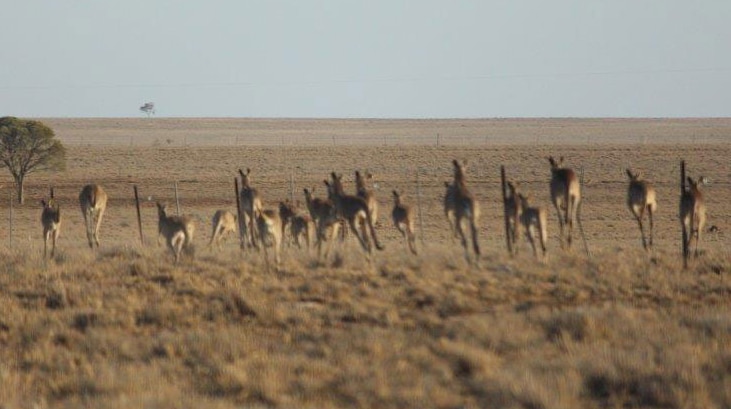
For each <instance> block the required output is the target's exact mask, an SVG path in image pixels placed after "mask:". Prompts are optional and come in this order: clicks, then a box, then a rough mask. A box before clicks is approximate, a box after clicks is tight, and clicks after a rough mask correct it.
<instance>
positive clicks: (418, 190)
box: [416, 169, 424, 246]
mask: <svg viewBox="0 0 731 409" xmlns="http://www.w3.org/2000/svg"><path fill="white" fill-rule="evenodd" d="M419 171H420V169H417V170H416V208H417V209H418V211H419V240H420V241H421V245H422V246H424V218H423V217H422V212H421V182H420V181H419Z"/></svg>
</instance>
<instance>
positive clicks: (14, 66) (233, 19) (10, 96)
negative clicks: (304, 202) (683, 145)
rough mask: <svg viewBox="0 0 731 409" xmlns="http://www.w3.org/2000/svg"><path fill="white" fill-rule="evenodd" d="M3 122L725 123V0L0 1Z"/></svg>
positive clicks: (728, 21)
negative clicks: (146, 109)
mask: <svg viewBox="0 0 731 409" xmlns="http://www.w3.org/2000/svg"><path fill="white" fill-rule="evenodd" d="M0 10H2V18H1V19H0V20H1V21H2V23H1V24H0V49H1V50H2V52H1V53H0V116H5V115H13V116H22V117H137V116H142V115H143V114H142V113H141V112H140V111H139V110H138V108H139V107H140V106H141V105H142V104H143V103H145V102H154V103H155V105H156V107H157V116H158V117H166V116H174V117H183V116H185V117H384V118H401V117H416V118H424V117H442V118H443V117H536V116H537V117H554V116H557V117H566V116H571V117H574V116H576V117H587V116H603V117H604V116H613V117H617V116H618V117H644V116H651V117H677V116H681V117H686V116H730V115H731V1H729V0H717V1H715V0H705V1H687V0H680V1H676V0H657V1H650V0H626V1H624V0H604V1H591V0H576V1H562V0H550V1H549V0H534V1H527V0H526V1H520V0H518V1H508V0H504V1H477V0H475V1H453V0H443V1H425V0H421V1H399V0H387V1H380V0H376V1H374V0H368V1H366V0H363V1H348V0H332V1H308V0H291V1H277V0H261V1H243V0H231V1H217V0H209V1H183V0H170V1H162V0H144V1H143V0H124V1H111V0H107V1H104V0H73V1H58V0H45V1H44V0H22V1H19V0H0Z"/></svg>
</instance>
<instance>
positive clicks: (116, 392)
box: [0, 120, 731, 409]
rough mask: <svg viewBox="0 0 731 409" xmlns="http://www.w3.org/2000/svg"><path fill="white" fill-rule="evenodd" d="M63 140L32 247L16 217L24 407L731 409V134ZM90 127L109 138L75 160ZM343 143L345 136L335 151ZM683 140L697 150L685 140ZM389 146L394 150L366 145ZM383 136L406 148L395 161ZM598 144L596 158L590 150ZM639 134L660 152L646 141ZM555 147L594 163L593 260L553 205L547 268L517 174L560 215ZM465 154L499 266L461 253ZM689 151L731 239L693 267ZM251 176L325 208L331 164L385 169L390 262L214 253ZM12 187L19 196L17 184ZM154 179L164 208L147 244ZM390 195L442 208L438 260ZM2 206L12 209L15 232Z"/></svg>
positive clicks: (8, 324)
mask: <svg viewBox="0 0 731 409" xmlns="http://www.w3.org/2000/svg"><path fill="white" fill-rule="evenodd" d="M47 123H49V125H51V126H52V127H53V128H54V129H55V130H56V132H57V134H58V135H59V137H60V138H61V139H62V140H66V142H67V143H68V144H69V145H68V148H69V152H68V155H69V164H68V169H67V171H66V172H64V173H58V174H34V175H32V176H31V177H30V178H29V180H28V182H27V183H28V186H27V195H28V196H27V203H26V204H25V205H24V206H21V207H17V206H16V207H15V208H14V209H13V242H12V247H10V243H9V241H8V236H9V235H8V227H7V226H8V224H3V226H5V227H3V228H0V235H2V236H1V237H3V246H2V249H0V256H1V257H0V311H2V313H1V314H0V407H1V408H3V409H5V408H7V409H11V408H26V407H27V408H31V407H34V408H36V407H37V408H44V407H69V408H71V407H80V406H84V407H99V408H128V407H144V408H168V407H186V408H187V407H190V408H199V407H212V408H229V407H231V408H232V407H242V406H244V407H312V408H328V407H383V408H388V407H394V408H395V407H425V408H428V407H438V408H460V407H474V408H477V407H480V408H491V407H495V408H503V407H515V408H592V407H594V408H613V407H662V408H692V407H698V408H728V407H731V282H729V274H730V272H731V252H730V251H729V248H731V240H730V239H729V234H728V230H729V224H728V221H729V220H731V189H729V186H730V184H729V180H731V169H730V168H729V161H728V158H729V156H730V155H731V144H729V143H728V142H723V140H725V139H722V141H721V142H718V141H716V139H717V138H718V137H719V135H720V136H722V137H723V138H728V137H731V131H730V130H731V121H724V120H705V121H704V120H687V121H682V120H678V121H660V120H658V121H649V120H645V121H640V120H638V121H624V122H623V121H618V120H614V121H606V124H605V127H602V126H601V123H602V121H600V120H594V121H580V120H564V121H559V120H553V121H546V123H545V125H546V130H545V132H546V135H549V136H550V135H553V134H554V133H558V131H557V129H563V130H564V131H565V134H566V135H583V136H580V139H575V140H574V139H571V140H569V139H570V138H569V139H565V140H564V139H558V140H555V141H554V140H552V139H550V138H549V139H547V140H543V139H542V140H541V142H542V143H541V144H539V145H536V144H534V138H535V135H536V134H539V133H540V132H541V131H540V125H541V122H540V121H539V120H530V121H525V122H521V121H519V120H513V121H508V120H506V121H463V122H460V121H436V120H435V121H421V122H419V121H392V122H389V121H297V120H286V121H281V122H277V121H274V120H262V121H258V122H257V121H256V120H199V122H196V121H195V120H180V121H177V122H176V121H175V120H150V121H138V120H48V121H47ZM156 127H159V128H160V131H159V133H157V132H156V131H155V129H156ZM237 127H239V128H237ZM298 127H301V128H302V129H303V132H302V133H301V134H300V136H299V138H300V139H286V140H287V141H288V142H290V143H284V144H282V145H283V146H279V145H280V144H278V143H274V144H272V146H249V145H246V141H247V138H254V137H256V136H257V135H266V136H267V137H269V138H273V139H275V140H276V139H280V140H281V137H282V135H285V136H286V137H287V138H293V136H292V135H297V129H298ZM480 127H481V128H480ZM217 129H219V130H220V134H224V135H226V136H227V137H230V138H236V137H237V136H238V135H239V134H238V133H236V132H237V129H238V132H240V139H239V143H238V144H236V143H234V144H233V146H193V147H185V146H181V145H183V144H182V143H179V142H180V135H179V134H177V135H176V136H175V138H178V139H175V140H174V141H173V142H171V143H166V142H162V143H155V141H156V140H157V141H160V140H162V141H165V140H166V139H168V138H170V135H172V133H173V132H174V131H173V130H177V132H179V133H186V132H189V133H190V134H189V136H188V138H189V139H187V140H188V142H189V144H194V145H195V143H192V142H191V141H197V140H201V141H202V140H204V138H205V136H206V135H208V136H213V137H215V136H216V135H218V134H219V133H217V131H216V130H217ZM414 129H415V130H414ZM409 130H411V131H409ZM653 130H654V131H653ZM265 131H266V132H265ZM461 131H462V133H461ZM421 132H423V133H427V132H428V133H430V134H432V135H433V134H434V133H437V132H439V133H440V135H441V136H440V137H441V138H442V140H441V141H440V146H436V144H432V143H429V144H426V143H424V141H423V140H421V139H419V138H417V137H416V136H415V135H417V134H421ZM653 132H654V133H653ZM92 133H93V134H94V135H95V138H96V139H95V140H94V143H89V142H88V141H89V140H90V139H87V140H86V142H84V143H83V144H82V145H79V144H75V143H74V141H78V137H79V135H82V136H85V137H87V138H88V137H89V135H91V134H92ZM331 133H332V134H335V133H337V134H338V135H340V136H341V137H342V141H348V143H342V144H341V145H336V146H333V145H332V143H320V142H319V141H320V139H317V135H328V136H329V135H330V134H331ZM477 134H482V135H488V136H490V135H517V136H514V140H513V142H514V143H504V142H503V143H499V144H493V143H491V139H490V138H485V139H484V140H483V139H482V137H480V140H479V141H478V140H474V141H472V142H470V143H464V141H465V140H466V139H460V138H461V136H460V135H469V137H470V138H473V137H475V135H477ZM682 134H685V135H686V140H687V141H689V142H692V141H690V139H692V138H696V143H695V144H692V143H686V144H676V141H677V140H678V139H677V138H678V135H682ZM364 135H365V136H364ZM369 135H374V138H376V139H380V141H379V142H373V141H372V140H370V139H368V140H365V141H364V140H362V139H358V138H368V136H369ZM384 135H394V136H395V137H394V139H388V140H387V141H386V142H387V143H386V144H387V145H388V146H385V147H384V146H381V145H383V143H382V138H383V137H384ZM402 135H403V136H402ZM520 135H525V138H524V139H520V137H519V136H520ZM586 135H589V136H592V137H596V138H598V141H597V142H596V143H592V144H589V145H587V144H582V143H581V140H583V138H585V137H586ZM636 135H641V136H643V137H644V138H646V140H645V141H644V142H645V143H634V142H628V141H632V140H633V138H635V137H636ZM308 137H311V138H313V139H307V138H308ZM409 137H411V138H414V139H409ZM74 138H77V139H74ZM105 138H106V139H105ZM115 138H129V139H134V141H135V143H134V144H133V146H129V145H128V144H127V145H125V144H115V143H112V142H111V141H114V140H115ZM195 138H203V139H195ZM714 138H716V139H714ZM326 140H327V138H326ZM99 141H102V142H99ZM104 141H108V142H109V143H106V142H104ZM298 141H299V142H298ZM308 141H310V142H308ZM342 141H341V142H342ZM414 141H415V142H414ZM450 141H452V142H454V143H452V144H450V143H449V142H450ZM699 141H701V142H699ZM300 142H301V146H295V145H296V144H297V143H300ZM478 142H479V143H478ZM200 145H204V143H200ZM355 145H360V146H355ZM549 154H550V155H563V156H565V157H566V162H567V165H570V166H573V167H574V168H576V169H582V168H583V170H584V175H583V177H584V185H583V189H582V196H583V200H582V209H581V215H582V220H583V226H584V229H585V231H586V234H587V240H588V243H589V246H590V249H591V253H592V257H591V258H590V259H589V258H587V257H586V256H585V255H584V254H583V248H582V244H581V241H580V240H577V241H576V242H575V245H574V250H573V252H572V253H565V252H562V251H561V250H560V248H559V246H558V240H557V232H558V223H557V220H556V216H555V214H553V213H552V212H551V213H550V217H549V245H548V251H549V254H548V260H547V261H546V262H545V263H540V262H537V261H535V260H534V258H533V256H532V254H531V252H530V250H529V247H528V245H527V243H525V242H522V243H520V253H519V254H518V255H517V257H515V258H510V257H509V256H508V255H507V252H506V250H505V243H504V241H505V239H504V232H503V224H502V223H503V220H502V215H501V210H500V205H501V204H500V190H499V166H500V165H501V164H504V165H505V166H506V168H507V173H508V178H510V179H514V180H517V181H519V182H520V185H521V189H522V190H523V191H525V192H527V193H529V194H530V195H531V197H532V203H534V204H536V205H540V206H544V207H546V208H550V207H549V191H548V180H549V178H550V170H549V165H548V162H547V161H546V159H545V156H547V155H549ZM453 158H460V159H467V160H468V162H469V169H468V175H469V183H470V188H471V190H472V191H473V193H474V194H475V196H476V197H477V199H478V200H479V201H480V204H481V208H482V212H481V213H482V217H481V221H480V244H481V248H482V249H483V255H482V260H481V261H482V262H481V263H480V266H479V267H475V266H469V265H468V264H467V262H466V261H465V260H464V258H463V251H462V249H461V247H460V246H459V243H458V242H456V241H452V239H451V233H450V231H449V228H448V226H447V224H446V220H445V219H444V217H443V214H442V207H441V206H442V202H441V195H442V194H443V191H444V185H443V182H444V181H446V180H449V179H450V177H451V160H452V159H453ZM680 158H684V159H685V160H686V161H687V162H688V172H689V175H692V176H699V175H704V176H707V177H709V179H710V180H711V184H710V185H708V186H706V187H705V188H704V191H705V194H706V201H707V207H708V223H707V224H708V226H715V227H716V228H717V231H716V232H715V233H707V234H706V235H705V237H704V241H703V242H702V243H701V248H702V249H703V250H704V254H703V255H702V257H701V258H700V259H699V260H697V261H694V262H693V263H692V264H691V268H690V269H689V270H687V271H684V270H682V261H681V254H680V223H679V221H678V219H677V214H678V201H679V190H678V181H679V176H678V171H679V166H678V163H679V160H680ZM630 166H631V167H632V169H634V170H640V171H642V172H643V175H644V177H645V178H647V179H648V180H649V181H651V182H652V183H653V184H654V186H655V188H656V190H657V197H658V212H657V214H656V215H655V216H656V218H655V227H656V232H655V253H654V255H653V256H648V255H646V254H645V253H644V252H643V251H642V249H641V239H640V235H639V231H638V229H637V227H636V222H635V220H634V219H633V217H632V216H631V214H630V212H629V209H628V208H627V207H626V199H625V195H626V189H627V179H626V176H625V173H624V169H625V168H626V167H630ZM246 167H250V168H252V170H254V171H255V174H256V178H255V179H254V180H253V184H254V185H255V186H256V187H257V188H258V189H259V190H260V192H261V193H262V196H263V199H264V205H265V206H268V207H272V206H274V205H276V203H277V202H278V201H279V200H282V199H285V198H287V197H289V195H290V192H291V191H292V190H294V192H295V199H298V200H302V201H303V202H304V198H303V197H302V193H301V192H302V188H303V187H308V188H310V187H313V186H316V195H318V196H322V195H324V186H323V185H322V180H323V179H324V178H325V177H327V175H328V173H329V172H330V171H332V170H336V171H338V172H343V173H344V174H345V175H346V176H345V178H344V179H345V180H346V181H348V182H350V183H349V184H348V185H346V186H345V188H346V190H351V191H354V185H353V184H352V178H353V171H354V170H355V169H361V170H365V169H367V170H369V171H371V172H372V173H373V174H374V177H375V180H376V183H378V188H377V189H376V194H377V195H378V199H379V205H380V208H381V209H383V211H382V212H381V213H382V215H381V216H380V221H379V224H378V226H377V229H378V233H379V239H380V240H381V241H382V242H383V243H384V244H385V245H386V250H385V251H383V252H377V253H375V255H374V261H373V263H372V264H370V265H369V264H368V263H367V262H366V261H365V258H364V256H363V253H362V252H361V251H360V250H359V247H358V245H357V243H356V242H355V240H354V238H350V239H349V240H348V242H346V243H345V244H344V245H343V246H336V248H335V252H336V253H337V257H336V258H335V261H334V262H331V263H328V264H327V265H320V264H318V263H316V262H315V253H314V251H313V252H311V253H308V252H307V251H306V250H296V249H295V248H293V247H291V248H285V251H284V254H283V265H282V267H281V269H280V270H279V271H276V272H266V268H265V263H264V259H263V254H261V253H246V254H242V253H241V251H240V250H239V249H238V243H237V240H236V239H234V238H233V237H229V238H228V239H227V241H225V242H224V244H223V248H222V249H221V250H212V249H207V248H206V247H205V244H206V243H207V242H208V240H209V238H210V233H211V227H210V218H211V216H213V213H214V212H215V211H216V210H217V209H221V208H222V209H230V210H233V209H235V198H234V196H233V192H234V188H233V179H234V177H235V176H236V174H237V173H236V171H237V169H239V168H246ZM417 175H418V178H417ZM417 179H418V184H417ZM174 181H178V186H179V190H180V196H181V211H182V213H185V214H190V215H192V216H193V217H194V218H195V219H196V221H197V224H198V227H197V231H198V232H200V233H197V235H196V251H195V254H194V255H193V254H188V255H186V256H184V257H183V259H182V260H181V262H180V263H179V264H178V265H174V264H173V263H172V255H171V254H170V253H168V252H166V250H165V248H164V247H163V246H157V245H156V233H157V231H156V229H157V226H156V220H157V218H156V217H157V216H156V210H155V206H154V202H155V201H157V200H160V201H164V202H167V203H168V204H169V208H170V209H171V210H172V211H173V212H175V204H174V199H173V182H174ZM90 182H97V183H100V184H101V185H102V186H104V188H105V190H106V191H107V193H108V194H109V197H110V200H109V204H108V208H107V213H106V215H105V219H104V222H103V224H102V227H101V233H100V242H101V247H100V249H99V250H98V251H97V252H96V253H94V252H92V251H91V250H89V248H88V246H87V243H86V240H85V233H84V225H83V219H82V216H81V212H80V211H79V207H78V201H77V200H78V199H77V198H78V193H79V191H80V189H81V187H82V186H83V185H84V184H86V183H90ZM0 184H3V185H4V186H5V187H6V188H7V187H8V186H9V185H10V181H9V176H8V175H4V174H3V175H2V176H0ZM133 184H136V185H138V186H139V189H140V194H141V196H142V198H143V199H144V200H143V207H142V217H143V225H144V236H145V239H146V245H144V246H143V245H141V244H140V240H139V234H138V232H137V222H136V218H135V217H136V216H135V209H134V205H133V200H132V197H133V195H132V186H133ZM51 185H52V186H54V188H55V196H56V200H57V202H58V203H59V204H60V206H61V209H62V211H63V212H64V213H63V214H64V225H63V227H62V232H61V237H60V239H59V241H58V247H57V252H56V256H55V257H54V258H53V259H52V260H49V261H44V259H43V257H42V253H43V240H42V227H41V224H40V214H41V207H40V205H39V202H38V199H40V198H42V197H44V195H46V194H47V191H48V188H49V187H50V186H51ZM393 189H397V190H399V191H401V192H403V193H404V194H405V198H406V199H407V200H408V202H409V203H410V204H412V205H413V206H417V203H418V201H417V199H418V198H419V197H420V198H421V200H420V202H421V214H422V216H421V220H417V222H416V228H417V237H418V240H417V245H418V246H419V255H418V256H412V255H411V254H410V253H409V252H408V250H407V248H406V247H405V244H404V242H403V239H402V238H401V236H400V233H398V232H397V231H396V230H395V229H394V228H393V227H392V226H391V222H390V220H389V219H388V217H387V215H388V214H389V213H390V209H391V205H392V198H391V195H390V192H391V191H392V190H393ZM3 191H6V192H7V190H3ZM417 193H420V195H418V194H417ZM3 202H4V203H2V204H0V214H3V215H8V214H9V208H8V202H7V200H3Z"/></svg>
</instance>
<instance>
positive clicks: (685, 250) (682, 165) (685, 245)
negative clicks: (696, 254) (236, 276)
mask: <svg viewBox="0 0 731 409" xmlns="http://www.w3.org/2000/svg"><path fill="white" fill-rule="evenodd" d="M684 196H685V160H681V161H680V205H681V206H682V205H683V198H684ZM680 227H681V230H682V236H681V240H683V242H682V243H681V246H682V249H683V268H684V269H687V268H688V256H689V253H690V249H689V248H688V232H687V231H686V230H685V223H684V221H683V220H682V219H681V220H680ZM691 228H692V227H691Z"/></svg>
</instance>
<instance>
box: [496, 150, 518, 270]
mask: <svg viewBox="0 0 731 409" xmlns="http://www.w3.org/2000/svg"><path fill="white" fill-rule="evenodd" d="M500 191H501V192H502V196H503V219H504V221H505V244H506V245H507V246H508V254H510V255H511V256H512V255H513V242H512V241H511V237H510V218H509V217H508V192H507V185H506V178H505V166H504V165H500ZM515 228H516V229H517V228H518V226H515Z"/></svg>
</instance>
